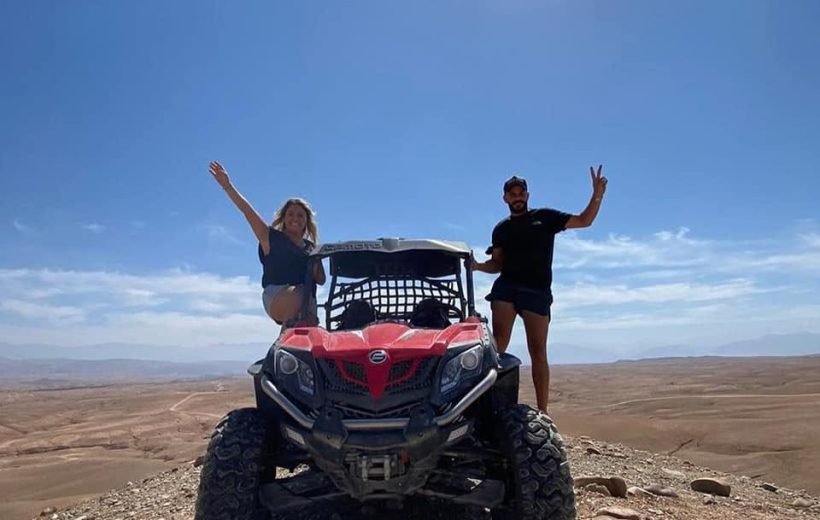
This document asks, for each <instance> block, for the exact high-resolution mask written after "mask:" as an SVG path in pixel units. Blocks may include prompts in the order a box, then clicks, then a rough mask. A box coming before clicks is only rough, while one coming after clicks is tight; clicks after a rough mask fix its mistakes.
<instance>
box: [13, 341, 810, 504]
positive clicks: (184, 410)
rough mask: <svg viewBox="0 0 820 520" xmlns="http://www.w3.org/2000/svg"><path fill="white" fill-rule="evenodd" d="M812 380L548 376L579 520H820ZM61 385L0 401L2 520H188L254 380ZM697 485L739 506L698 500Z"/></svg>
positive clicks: (665, 363) (747, 365)
mask: <svg viewBox="0 0 820 520" xmlns="http://www.w3.org/2000/svg"><path fill="white" fill-rule="evenodd" d="M818 373H820V357H803V358H749V359H737V358H732V359H730V358H702V359H677V360H657V361H640V362H620V363H613V364H606V365H578V366H557V367H554V368H553V393H554V396H553V404H552V405H551V409H550V413H551V414H552V415H553V416H554V418H555V420H556V422H557V423H558V426H559V428H560V429H561V431H562V432H563V433H564V436H565V438H566V441H567V445H568V447H569V453H570V458H571V463H572V468H573V474H574V476H575V477H576V479H578V485H579V487H578V499H579V505H580V506H579V507H580V512H581V518H596V517H601V518H602V519H604V518H606V517H607V516H608V517H610V518H657V519H667V518H668V519H683V518H687V519H688V518H692V519H695V518H725V519H735V518H738V519H739V518H755V519H757V518H759V519H763V518H766V519H779V518H784V519H785V518H820V511H818V507H820V506H818V503H819V502H820V501H818V500H817V499H816V498H815V497H817V496H818V495H820V470H818V467H820V465H819V464H818V462H820V444H818V443H817V442H816V435H815V433H814V432H816V431H818V428H820V406H818V404H820V378H817V375H816V374H818ZM528 377H529V375H528V374H527V373H524V374H522V383H523V384H522V393H521V398H522V400H525V401H531V400H532V394H531V392H530V391H529V387H528V385H527V384H526V383H527V381H528ZM58 386H60V385H58ZM62 386H63V387H62V388H55V387H54V385H51V384H48V383H47V382H41V384H40V385H39V387H38V385H28V386H25V387H23V386H21V388H22V389H21V390H6V391H3V392H2V393H0V519H3V520H26V519H30V518H35V517H43V518H49V519H53V520H63V519H71V520H76V519H79V518H83V517H85V519H84V520H106V519H111V520H113V519H122V520H125V519H128V518H137V519H159V518H163V519H165V520H171V519H176V520H183V519H185V520H187V519H189V518H192V511H193V501H194V496H195V491H196V484H197V479H198V472H199V468H198V467H196V466H195V465H194V464H192V461H193V460H194V459H196V457H197V456H198V455H200V454H201V453H202V451H203V449H204V446H205V444H206V443H207V438H208V435H209V433H210V430H211V428H212V426H213V425H214V424H215V422H216V421H217V420H218V418H219V417H221V416H222V415H223V414H224V413H225V412H227V411H228V410H230V409H232V408H235V407H240V406H247V405H250V404H251V403H252V399H251V386H250V380H249V378H248V379H245V378H238V379H221V380H208V381H176V382H173V381H169V382H165V383H157V382H152V383H136V382H135V383H122V382H120V383H117V384H114V385H102V384H101V385H95V386H83V385H81V384H73V385H69V384H67V383H65V384H62ZM581 477H594V478H595V479H593V480H592V481H588V480H584V479H583V478H581ZM702 478H711V479H717V480H719V481H722V482H723V483H725V484H727V485H728V486H729V487H730V492H729V495H730V496H728V497H725V496H720V495H719V494H716V493H717V490H715V489H710V490H709V491H711V492H709V493H706V492H700V491H695V490H694V489H693V484H692V483H693V481H695V480H698V479H702ZM712 485H714V484H712ZM695 487H697V485H695ZM633 488H634V489H633ZM624 489H631V493H626V495H627V496H626V497H619V496H607V495H613V494H614V495H623V494H624V492H623V491H624ZM670 494H674V495H677V496H664V495H670ZM420 507H422V508H423V507H424V506H420ZM612 508H621V509H612ZM625 509H629V510H632V511H631V512H630V511H626V510H625ZM371 512H372V511H371ZM367 514H368V511H367V510H365V511H362V510H361V509H355V510H348V509H345V507H344V505H343V504H339V505H338V507H334V508H333V513H329V512H328V511H327V510H325V511H317V512H314V513H313V515H314V516H313V517H315V518H335V519H342V518H358V517H362V516H367ZM374 514H378V512H374ZM413 514H414V513H413V512H412V511H411V512H410V515H411V517H412V515H413ZM420 514H423V512H421V513H420ZM334 515H335V516H334ZM464 516H470V517H476V518H478V517H481V516H482V513H481V512H476V511H473V512H470V513H469V515H468V514H466V513H465V515H464Z"/></svg>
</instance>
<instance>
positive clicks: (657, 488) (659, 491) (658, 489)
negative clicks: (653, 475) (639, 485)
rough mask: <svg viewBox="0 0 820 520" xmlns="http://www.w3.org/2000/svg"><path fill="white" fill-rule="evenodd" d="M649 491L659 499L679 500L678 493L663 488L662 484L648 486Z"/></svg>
mask: <svg viewBox="0 0 820 520" xmlns="http://www.w3.org/2000/svg"><path fill="white" fill-rule="evenodd" d="M646 490H647V491H649V492H650V493H652V494H653V495H657V496H659V497H670V498H678V492H677V491H675V490H674V489H672V488H669V487H665V486H661V485H660V484H652V485H651V486H647V488H646Z"/></svg>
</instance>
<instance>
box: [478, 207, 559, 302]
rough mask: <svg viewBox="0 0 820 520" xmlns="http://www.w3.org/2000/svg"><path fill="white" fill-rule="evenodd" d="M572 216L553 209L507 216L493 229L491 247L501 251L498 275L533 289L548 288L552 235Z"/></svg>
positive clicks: (535, 210)
mask: <svg viewBox="0 0 820 520" xmlns="http://www.w3.org/2000/svg"><path fill="white" fill-rule="evenodd" d="M571 216H572V215H570V214H569V213H564V212H561V211H558V210H554V209H549V208H545V209H531V210H529V211H527V212H526V213H524V214H523V215H516V216H509V217H507V218H505V219H504V220H502V221H501V222H499V223H498V224H497V225H496V226H495V228H494V229H493V247H500V248H501V249H502V251H503V252H504V265H503V266H502V268H501V277H502V278H504V279H505V280H507V281H510V282H513V283H517V284H521V285H523V286H525V287H530V288H533V289H539V290H545V291H549V290H550V289H551V287H552V253H553V249H554V247H555V235H556V233H560V232H561V231H564V230H565V229H566V227H567V221H568V220H569V218H570V217H571Z"/></svg>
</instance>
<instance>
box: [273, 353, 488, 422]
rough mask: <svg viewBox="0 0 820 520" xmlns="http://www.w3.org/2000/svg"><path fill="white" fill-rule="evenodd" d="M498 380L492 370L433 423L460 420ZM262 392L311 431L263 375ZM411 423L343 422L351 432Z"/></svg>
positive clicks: (404, 419) (304, 417) (406, 419)
mask: <svg viewBox="0 0 820 520" xmlns="http://www.w3.org/2000/svg"><path fill="white" fill-rule="evenodd" d="M497 378H498V372H497V371H496V370H495V369H494V368H493V369H491V370H490V371H489V372H488V373H487V375H486V376H484V379H482V380H481V381H480V382H479V383H478V384H477V385H476V386H474V387H473V388H472V389H471V390H470V391H469V392H467V394H466V395H465V396H464V397H462V398H461V399H460V400H459V401H458V403H456V405H455V406H453V407H452V408H451V409H450V410H448V411H447V412H445V413H443V414H441V415H439V416H436V417H435V418H434V419H433V421H434V422H435V423H436V425H438V426H445V425H447V424H450V423H451V422H453V421H454V420H456V418H458V417H459V416H460V415H461V414H463V413H464V411H465V410H466V409H467V408H468V407H469V406H470V405H471V404H473V403H474V402H475V401H476V399H478V398H479V397H481V396H482V395H483V394H484V392H486V391H487V390H489V389H490V388H492V386H493V384H495V380H496V379H497ZM261 384H262V391H264V392H265V394H266V395H267V396H268V397H270V398H271V399H273V400H274V401H275V402H276V404H278V405H279V406H280V407H281V408H282V409H283V410H285V411H286V412H287V413H288V415H290V416H291V417H293V420H294V421H296V422H297V423H299V425H300V426H302V427H303V428H305V429H307V430H310V429H312V428H313V423H314V420H313V419H311V418H310V417H308V416H307V415H305V414H304V413H302V410H300V409H299V408H298V407H297V406H296V405H295V404H293V402H292V401H291V400H290V399H288V398H287V397H286V396H285V394H283V393H282V392H281V391H280V390H279V389H278V388H276V385H275V384H274V383H273V381H271V380H270V378H268V376H267V375H264V374H263V375H262V380H261ZM409 422H410V418H409V417H396V418H390V419H346V420H344V421H342V423H343V424H344V426H345V428H347V429H348V430H351V431H356V430H358V431H362V430H401V429H403V428H405V427H406V426H407V424H408V423H409Z"/></svg>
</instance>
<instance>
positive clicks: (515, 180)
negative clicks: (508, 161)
mask: <svg viewBox="0 0 820 520" xmlns="http://www.w3.org/2000/svg"><path fill="white" fill-rule="evenodd" d="M515 186H521V187H522V188H524V190H525V191H526V189H527V179H525V178H523V177H516V176H515V175H513V176H512V177H510V178H509V179H507V181H506V182H505V183H504V193H506V192H508V191H510V190H511V189H513V188H514V187H515Z"/></svg>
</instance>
